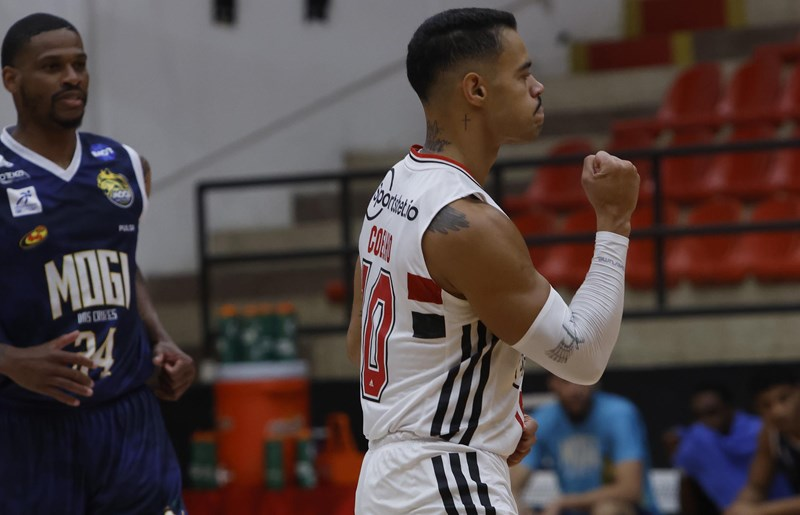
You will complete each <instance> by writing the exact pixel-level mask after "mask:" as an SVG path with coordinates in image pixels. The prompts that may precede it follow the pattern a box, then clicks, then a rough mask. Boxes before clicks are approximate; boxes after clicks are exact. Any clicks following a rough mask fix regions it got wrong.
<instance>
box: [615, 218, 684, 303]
mask: <svg viewBox="0 0 800 515" xmlns="http://www.w3.org/2000/svg"><path fill="white" fill-rule="evenodd" d="M678 214H679V213H678V207H677V206H675V205H674V204H666V205H665V206H664V207H663V212H662V217H661V223H662V224H664V225H674V224H675V223H677V221H678ZM631 227H632V228H633V229H634V230H637V229H648V228H650V227H653V206H640V207H637V208H636V211H634V212H633V217H631ZM655 247H656V246H655V240H654V239H653V238H645V239H640V238H634V239H632V240H631V243H630V247H629V248H628V264H627V266H626V269H625V279H626V281H627V282H628V284H629V285H630V286H631V287H632V288H638V289H646V288H652V287H654V286H655V277H656V254H655ZM669 248H671V245H670V241H669V240H667V241H666V242H665V246H664V249H665V256H666V255H668V254H669ZM665 279H666V281H667V286H674V285H675V281H674V280H672V281H670V277H668V276H666V277H665Z"/></svg>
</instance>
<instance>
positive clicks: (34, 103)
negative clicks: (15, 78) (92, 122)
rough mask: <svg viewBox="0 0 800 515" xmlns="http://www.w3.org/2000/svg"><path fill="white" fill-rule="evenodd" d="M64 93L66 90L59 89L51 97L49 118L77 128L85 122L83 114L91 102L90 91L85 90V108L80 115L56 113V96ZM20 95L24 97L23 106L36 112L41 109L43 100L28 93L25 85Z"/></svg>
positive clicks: (61, 125) (69, 127)
mask: <svg viewBox="0 0 800 515" xmlns="http://www.w3.org/2000/svg"><path fill="white" fill-rule="evenodd" d="M62 93H64V90H62V91H59V92H58V93H56V94H54V95H53V96H52V97H50V108H49V109H48V112H47V118H48V119H49V120H50V121H51V122H53V123H55V124H56V125H58V126H59V127H61V128H63V129H77V128H78V127H80V126H81V124H82V123H83V115H84V114H85V113H86V105H87V104H88V102H89V95H88V93H86V92H83V110H81V114H80V115H79V116H74V117H72V118H65V117H63V116H59V115H58V113H56V97H58V95H60V94H62ZM20 97H21V99H22V105H23V107H25V109H26V110H27V111H28V112H32V113H35V112H36V111H37V110H39V109H40V104H41V101H40V100H38V99H36V98H33V97H32V96H30V95H28V93H27V92H26V91H25V88H24V87H21V88H20Z"/></svg>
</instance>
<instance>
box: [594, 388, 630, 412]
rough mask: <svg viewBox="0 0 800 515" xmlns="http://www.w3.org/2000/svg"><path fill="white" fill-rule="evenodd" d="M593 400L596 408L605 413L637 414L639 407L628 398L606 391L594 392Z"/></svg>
mask: <svg viewBox="0 0 800 515" xmlns="http://www.w3.org/2000/svg"><path fill="white" fill-rule="evenodd" d="M595 402H597V406H598V408H599V409H600V410H601V411H602V412H603V413H604V414H606V415H616V416H632V417H638V416H639V408H637V407H636V404H634V403H633V401H631V400H630V399H627V398H625V397H623V396H621V395H617V394H614V393H608V392H596V393H595Z"/></svg>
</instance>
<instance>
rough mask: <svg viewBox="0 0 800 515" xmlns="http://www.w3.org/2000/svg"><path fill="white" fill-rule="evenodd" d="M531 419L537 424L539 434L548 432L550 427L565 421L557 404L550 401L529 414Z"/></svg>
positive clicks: (562, 412)
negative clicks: (562, 420)
mask: <svg viewBox="0 0 800 515" xmlns="http://www.w3.org/2000/svg"><path fill="white" fill-rule="evenodd" d="M531 417H533V419H534V420H536V422H537V423H538V424H539V429H538V431H537V432H540V431H548V430H550V428H551V427H553V426H555V425H556V424H558V421H559V420H561V419H565V418H566V415H565V413H564V410H563V409H562V408H561V405H560V404H559V403H558V402H556V401H550V402H546V403H544V404H542V405H541V406H539V407H538V408H536V409H535V410H534V411H533V412H532V413H531Z"/></svg>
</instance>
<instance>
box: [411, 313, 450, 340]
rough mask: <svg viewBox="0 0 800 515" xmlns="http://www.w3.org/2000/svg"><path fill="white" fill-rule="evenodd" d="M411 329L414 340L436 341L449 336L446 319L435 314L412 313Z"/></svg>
mask: <svg viewBox="0 0 800 515" xmlns="http://www.w3.org/2000/svg"><path fill="white" fill-rule="evenodd" d="M411 328H412V329H413V331H414V338H420V339H422V340H436V339H439V338H444V337H445V336H447V332H446V331H445V324H444V317H443V316H442V315H437V314H435V313H420V312H418V311H412V312H411Z"/></svg>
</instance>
